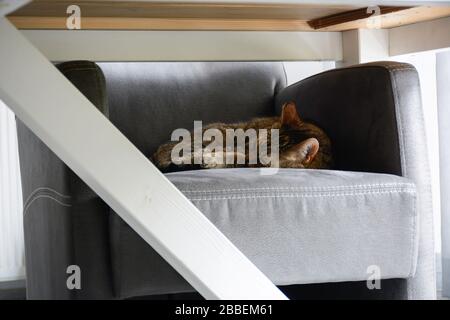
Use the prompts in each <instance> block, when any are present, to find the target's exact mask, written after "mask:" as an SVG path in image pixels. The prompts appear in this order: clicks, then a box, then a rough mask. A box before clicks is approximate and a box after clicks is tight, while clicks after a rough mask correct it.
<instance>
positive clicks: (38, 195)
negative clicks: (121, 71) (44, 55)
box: [17, 61, 112, 299]
mask: <svg viewBox="0 0 450 320" xmlns="http://www.w3.org/2000/svg"><path fill="white" fill-rule="evenodd" d="M58 67H59V69H60V70H61V71H62V72H63V73H64V74H65V75H66V76H67V77H68V78H69V80H70V81H72V82H73V83H74V84H75V86H77V87H78V88H79V89H80V90H81V91H82V92H83V93H84V94H85V95H86V97H87V98H88V99H89V100H90V101H91V102H93V103H94V104H95V105H96V106H97V107H98V108H99V109H100V110H101V111H102V112H105V113H107V105H106V97H105V94H104V86H105V85H104V78H103V75H102V74H101V72H99V69H98V67H97V66H96V65H95V64H94V63H91V62H87V61H74V62H70V63H64V64H61V65H59V66H58ZM17 127H18V130H17V131H18V140H19V156H20V166H21V178H22V192H23V199H24V231H25V260H26V270H27V272H26V273H27V277H26V278H27V298H29V299H75V298H78V299H80V298H94V297H95V298H112V283H111V272H110V269H109V268H110V260H109V259H110V258H109V249H108V248H109V245H108V210H109V208H108V207H107V206H106V205H105V203H104V202H103V201H101V200H100V198H99V197H98V196H97V195H96V194H95V193H94V192H93V191H92V190H91V189H90V188H89V187H88V186H87V185H86V184H85V183H83V182H82V181H81V180H80V179H79V178H78V177H77V176H76V175H75V174H74V173H73V172H72V171H71V170H70V169H69V168H68V167H67V166H66V165H65V164H64V163H63V162H62V161H61V160H60V159H59V158H58V157H57V156H56V155H55V154H54V153H53V152H52V151H51V150H50V149H49V148H48V147H47V146H46V145H45V144H44V143H42V141H40V140H39V139H38V138H37V137H36V136H35V135H34V134H33V133H32V132H31V131H30V130H29V129H28V128H27V127H26V126H25V125H24V124H23V123H22V122H20V121H19V120H17ZM72 264H76V265H78V266H79V267H80V268H81V270H82V290H73V291H70V290H68V289H67V286H66V279H67V276H68V275H67V274H66V269H67V267H68V266H69V265H72Z"/></svg>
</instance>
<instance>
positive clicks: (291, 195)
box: [188, 189, 416, 201]
mask: <svg viewBox="0 0 450 320" xmlns="http://www.w3.org/2000/svg"><path fill="white" fill-rule="evenodd" d="M401 193H405V194H413V195H415V194H416V191H415V190H407V189H401V190H378V191H370V192H328V193H310V194H298V193H296V194H294V193H287V194H268V195H267V194H248V195H217V196H214V195H211V196H209V197H208V196H203V197H188V198H189V199H190V200H193V201H208V200H233V199H236V200H239V199H259V198H316V197H335V196H365V195H371V194H401Z"/></svg>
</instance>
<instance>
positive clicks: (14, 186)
mask: <svg viewBox="0 0 450 320" xmlns="http://www.w3.org/2000/svg"><path fill="white" fill-rule="evenodd" d="M24 278H25V262H24V240H23V223H22V186H21V183H20V170H19V158H18V150H17V133H16V121H15V119H14V114H13V113H12V112H11V110H9V109H8V108H7V107H6V105H4V104H3V102H2V101H1V100H0V281H10V280H19V279H24Z"/></svg>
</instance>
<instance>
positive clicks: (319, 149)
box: [151, 102, 333, 172]
mask: <svg viewBox="0 0 450 320" xmlns="http://www.w3.org/2000/svg"><path fill="white" fill-rule="evenodd" d="M208 129H215V130H216V131H217V130H218V131H219V132H221V133H222V135H221V136H222V137H223V139H224V140H225V137H226V136H227V135H226V131H227V129H228V130H229V129H233V130H238V129H242V130H244V131H246V130H248V129H255V130H256V132H259V129H267V135H266V136H265V137H263V136H262V135H261V134H259V133H258V134H257V138H256V139H257V142H256V143H257V145H258V146H259V145H261V144H262V143H266V144H268V146H267V149H268V150H269V151H270V149H271V143H267V142H268V141H271V132H272V131H271V129H279V131H278V135H279V142H278V148H279V154H278V157H279V160H278V165H277V167H280V168H312V169H329V168H331V167H332V163H333V160H332V154H331V142H330V139H329V138H328V136H327V135H326V134H325V132H324V131H323V130H322V129H320V128H319V127H317V126H316V125H314V124H312V123H310V122H307V121H303V120H302V119H301V118H300V116H299V115H298V113H297V108H296V105H295V104H294V103H293V102H289V103H286V104H285V105H284V106H283V108H282V112H281V116H280V117H270V118H256V119H252V120H250V121H248V122H241V123H234V124H225V123H213V124H209V125H207V126H205V127H203V128H202V133H205V131H206V130H208ZM191 133H193V132H192V131H191ZM193 136H194V134H191V135H190V137H193ZM202 137H203V135H202ZM248 140H249V139H246V142H245V143H246V149H245V150H246V151H248V150H249V146H248ZM210 142H211V141H205V140H204V139H203V141H201V148H197V149H200V150H195V149H194V143H193V139H192V140H189V141H188V143H189V150H190V152H188V153H187V155H184V157H185V158H184V160H181V163H180V161H178V162H177V163H175V161H172V158H173V157H172V150H174V148H175V147H176V145H177V144H179V143H180V142H178V141H171V142H168V143H165V144H163V145H161V146H160V147H159V148H158V149H157V151H156V152H155V153H154V154H153V156H152V157H151V160H152V162H153V163H154V164H155V165H156V166H157V167H158V168H159V169H160V170H161V171H162V172H173V171H183V170H194V169H209V168H236V167H269V166H271V164H263V163H262V162H261V161H260V159H259V158H258V159H257V163H255V162H251V161H249V158H248V153H249V152H245V163H237V161H233V163H225V161H224V162H223V163H215V162H214V161H203V162H201V163H199V164H195V163H196V162H195V161H194V157H195V155H198V152H199V151H200V152H201V153H202V157H203V160H205V159H207V158H208V157H211V155H212V154H211V152H210V151H209V150H208V148H207V146H208V145H209V144H210ZM222 145H223V146H226V143H225V141H223V143H222ZM217 152H218V151H217V150H215V153H213V154H214V155H216V153H217ZM219 152H221V153H223V156H224V157H226V156H230V153H231V157H233V158H234V159H235V160H236V158H237V154H238V152H237V150H236V148H235V149H234V150H229V149H226V148H225V147H223V149H222V150H220V151H219ZM197 163H198V162H197ZM272 166H273V164H272Z"/></svg>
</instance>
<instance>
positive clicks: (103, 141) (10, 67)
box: [0, 19, 286, 299]
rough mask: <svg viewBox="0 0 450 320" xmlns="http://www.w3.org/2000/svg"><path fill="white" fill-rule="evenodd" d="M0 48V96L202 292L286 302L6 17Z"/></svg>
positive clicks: (2, 21)
mask: <svg viewBox="0 0 450 320" xmlns="http://www.w3.org/2000/svg"><path fill="white" fill-rule="evenodd" d="M0 42H1V44H2V45H1V46H0V70H1V73H0V98H1V99H2V100H3V101H4V102H5V103H6V104H7V105H8V106H9V107H10V108H11V109H12V110H13V111H14V112H15V113H16V115H17V116H18V117H19V118H20V119H21V120H22V121H23V122H24V123H25V124H26V125H27V126H28V127H29V128H30V129H31V130H32V131H33V132H34V133H35V134H36V135H37V136H39V137H40V138H41V139H42V140H43V141H44V142H45V143H46V144H47V145H48V146H49V147H50V148H51V149H52V150H53V151H54V152H55V153H56V154H57V155H58V156H59V157H60V158H61V159H62V160H63V161H64V162H65V163H66V164H67V165H68V166H69V167H70V168H71V169H72V170H73V171H74V172H76V173H77V174H78V175H79V176H80V177H81V178H82V179H83V180H84V181H85V182H86V183H87V184H88V185H89V186H90V187H91V188H92V189H93V190H94V191H95V192H96V193H97V194H98V195H99V196H100V197H101V198H102V199H103V200H104V201H105V202H106V203H108V205H109V206H111V208H112V209H113V210H114V211H116V212H117V213H118V214H119V215H120V216H121V217H122V218H123V219H124V220H125V221H126V222H127V223H128V224H129V225H130V226H131V227H132V228H133V229H134V230H135V231H136V232H137V233H138V234H139V235H140V236H141V237H142V238H143V239H144V240H145V241H147V242H148V243H149V244H150V245H151V246H152V247H153V248H154V249H155V250H156V251H157V252H158V253H159V254H160V255H161V256H162V257H163V258H164V259H165V260H166V261H168V262H169V263H170V265H172V266H173V267H174V268H175V269H176V270H177V271H178V272H179V273H180V274H181V275H182V276H183V277H184V278H185V279H186V280H187V281H188V282H189V283H190V284H191V285H192V286H193V287H194V288H195V289H196V290H197V291H198V292H199V293H200V294H202V295H203V296H204V297H205V298H207V299H286V297H285V296H284V295H283V294H282V293H281V292H280V291H279V290H278V289H277V288H276V287H275V286H274V285H273V284H272V282H271V281H270V280H269V279H268V278H267V277H266V276H264V275H263V274H262V273H261V272H260V271H259V270H258V269H257V268H256V267H255V266H254V265H253V264H252V263H251V262H250V261H249V260H248V259H247V258H246V257H245V256H244V255H243V254H242V253H241V252H240V251H239V250H238V249H237V248H236V247H235V246H234V245H233V244H232V243H231V242H230V241H229V240H228V239H227V238H226V237H225V236H224V235H223V234H222V233H221V232H220V231H219V230H218V229H217V228H216V227H215V226H214V225H213V224H212V223H211V222H210V221H209V220H208V219H207V218H206V217H205V216H204V215H203V214H202V213H201V212H200V211H199V210H198V209H197V208H196V207H195V206H194V205H193V204H192V203H191V202H190V201H189V200H187V198H185V197H184V196H183V194H182V193H181V192H180V191H179V190H178V189H177V188H176V187H174V186H173V185H172V184H171V183H170V182H169V181H168V180H167V179H166V178H165V177H164V175H163V174H162V173H160V172H159V170H157V169H156V168H155V167H154V166H153V165H152V164H151V162H150V161H149V160H148V159H147V158H146V157H145V156H144V155H143V154H141V153H140V152H139V151H138V150H137V149H136V148H135V147H134V146H133V144H131V143H130V142H129V141H128V139H127V138H126V137H124V136H123V135H122V134H121V133H120V132H119V130H118V129H117V128H115V127H114V126H113V125H112V124H111V123H110V122H109V121H108V120H107V119H106V118H105V117H104V116H103V115H102V114H101V113H100V112H99V111H98V110H97V109H96V108H95V107H94V106H93V105H92V104H91V103H90V102H89V101H88V100H87V99H86V98H85V97H84V96H83V95H82V94H81V93H80V92H79V91H78V90H76V89H75V88H74V87H73V86H72V84H71V83H70V82H69V81H68V80H67V79H66V78H65V77H64V76H63V75H62V74H61V73H59V72H58V71H57V70H56V68H54V67H53V65H52V64H51V63H50V62H49V61H48V60H47V59H46V58H45V57H44V56H43V55H42V54H40V53H39V51H38V50H36V49H35V48H34V47H33V46H32V45H31V44H30V43H29V42H28V41H27V40H26V39H25V37H23V36H22V34H21V33H20V32H19V31H17V30H16V29H15V28H14V27H13V26H12V25H11V24H10V23H9V22H8V21H7V20H6V19H0ZM91 45H92V44H91Z"/></svg>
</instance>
